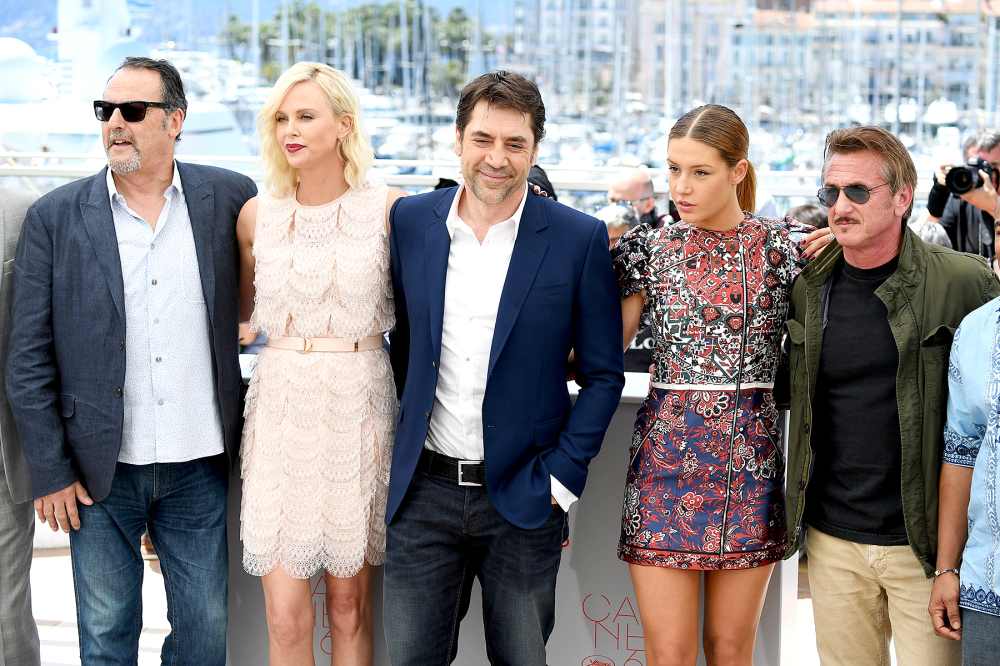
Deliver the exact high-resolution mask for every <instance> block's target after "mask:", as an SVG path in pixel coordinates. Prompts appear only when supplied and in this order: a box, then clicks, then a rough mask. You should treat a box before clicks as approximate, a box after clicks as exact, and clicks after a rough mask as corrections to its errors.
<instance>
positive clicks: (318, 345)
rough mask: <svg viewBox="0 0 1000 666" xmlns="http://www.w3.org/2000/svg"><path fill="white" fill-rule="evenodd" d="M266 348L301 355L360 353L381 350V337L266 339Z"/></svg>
mask: <svg viewBox="0 0 1000 666" xmlns="http://www.w3.org/2000/svg"><path fill="white" fill-rule="evenodd" d="M267 346H268V347H274V348H275V349H285V350H288V351H297V352H299V353H302V354H308V353H309V352H361V351H372V350H374V349H381V348H382V336H381V335H369V336H368V337H366V338H360V339H358V340H348V339H346V338H268V340H267Z"/></svg>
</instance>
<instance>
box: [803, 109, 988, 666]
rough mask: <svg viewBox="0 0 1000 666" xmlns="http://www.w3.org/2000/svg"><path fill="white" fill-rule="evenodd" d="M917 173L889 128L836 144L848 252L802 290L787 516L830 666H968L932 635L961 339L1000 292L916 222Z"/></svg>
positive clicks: (830, 195)
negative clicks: (911, 222) (946, 436)
mask: <svg viewBox="0 0 1000 666" xmlns="http://www.w3.org/2000/svg"><path fill="white" fill-rule="evenodd" d="M916 184H917V173H916V169H915V168H914V166H913V161H912V160H911V159H910V156H909V154H908V153H907V151H906V148H905V147H904V146H903V145H902V143H900V141H899V140H898V139H897V138H896V137H894V136H893V135H892V134H890V133H888V132H886V131H884V130H882V129H880V128H877V127H853V128H849V129H841V130H835V131H834V132H831V133H830V135H829V136H828V137H827V141H826V150H825V163H824V167H823V187H822V188H821V189H820V191H819V198H820V201H821V202H822V203H823V204H824V205H826V206H827V207H828V208H829V222H830V229H831V231H832V233H833V234H834V236H835V237H836V240H837V246H831V248H830V249H829V250H828V251H827V252H824V253H823V254H822V255H821V256H820V257H819V258H818V259H817V260H816V261H815V262H813V263H812V264H811V265H809V266H808V267H807V268H806V269H805V270H804V271H803V272H802V274H801V275H800V276H799V278H798V280H797V281H796V283H795V285H794V286H793V289H792V299H791V305H790V310H789V320H788V322H787V329H788V339H789V342H790V359H789V366H790V373H791V375H790V379H791V422H790V427H789V440H788V481H787V490H786V497H787V515H788V532H789V539H790V546H789V551H788V554H789V555H791V554H792V553H794V552H795V551H796V550H797V549H798V548H800V547H801V546H802V544H803V543H804V544H805V549H806V553H807V554H808V557H809V585H810V590H811V594H812V600H813V613H814V615H815V623H816V643H817V648H818V650H819V653H820V660H821V661H822V662H823V664H824V666H831V665H832V666H837V665H841V664H843V665H844V666H848V665H849V666H855V665H856V664H878V663H886V664H887V663H889V640H890V638H891V637H893V636H894V637H895V641H894V643H895V649H896V656H897V660H898V661H899V663H901V664H928V665H932V664H933V665H934V666H947V665H948V664H958V663H959V659H960V656H959V651H958V645H957V644H956V643H954V642H952V641H948V640H945V639H943V638H941V637H938V636H936V635H935V634H934V632H933V631H932V630H931V628H930V626H929V624H928V623H927V620H926V613H927V610H926V609H927V603H928V599H929V596H930V591H931V580H930V578H931V577H932V576H933V575H934V573H935V572H934V560H935V549H936V542H937V508H938V497H937V492H938V472H939V469H940V461H941V451H942V448H943V427H944V416H945V404H946V400H947V372H948V352H949V349H950V347H951V340H952V335H953V333H954V330H955V327H956V326H958V324H959V322H960V321H961V320H962V318H963V317H964V316H965V315H966V314H967V313H969V312H970V311H972V310H974V309H976V308H977V307H979V306H980V305H982V304H983V303H985V302H986V301H988V300H990V299H991V298H993V297H994V296H995V295H997V294H998V293H1000V284H998V283H997V280H996V278H995V277H994V275H993V273H992V272H991V271H990V270H989V269H988V268H987V267H986V264H985V262H983V261H982V260H981V259H980V258H977V257H974V256H972V255H967V254H961V253H958V252H953V251H951V250H948V249H946V248H942V247H939V246H933V245H928V244H927V243H924V242H923V241H921V240H920V239H919V238H918V237H917V236H916V235H915V234H914V233H913V232H912V231H909V230H907V227H906V221H907V219H908V218H909V216H910V213H911V211H912V209H913V191H914V189H915V187H916Z"/></svg>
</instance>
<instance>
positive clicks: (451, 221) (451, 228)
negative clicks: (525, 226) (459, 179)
mask: <svg viewBox="0 0 1000 666" xmlns="http://www.w3.org/2000/svg"><path fill="white" fill-rule="evenodd" d="M464 191H465V184H464V183H463V184H462V185H459V186H458V189H457V190H455V198H454V199H452V201H451V208H450V209H449V210H448V219H447V220H445V225H446V226H447V227H448V235H449V236H450V237H451V238H454V237H455V229H457V228H458V227H459V225H463V226H465V227H466V228H468V225H467V224H466V223H465V221H464V220H462V218H460V217H459V216H458V202H459V201H461V199H462V193H463V192H464ZM527 200H528V184H527V183H525V184H524V192H523V193H522V194H521V203H520V205H518V207H517V210H515V211H514V214H513V215H511V216H510V217H508V218H507V219H506V220H503V221H502V222H510V221H512V220H513V222H514V238H517V230H518V229H519V228H520V227H521V215H522V214H523V213H524V203H525V202H526V201H527ZM502 222H501V224H502Z"/></svg>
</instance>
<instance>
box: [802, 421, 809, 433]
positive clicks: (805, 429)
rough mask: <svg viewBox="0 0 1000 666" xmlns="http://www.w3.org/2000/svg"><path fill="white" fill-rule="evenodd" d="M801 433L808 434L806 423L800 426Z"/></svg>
mask: <svg viewBox="0 0 1000 666" xmlns="http://www.w3.org/2000/svg"><path fill="white" fill-rule="evenodd" d="M802 432H804V433H807V434H808V432H809V424H808V423H806V424H805V425H803V426H802Z"/></svg>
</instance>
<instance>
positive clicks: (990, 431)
mask: <svg viewBox="0 0 1000 666" xmlns="http://www.w3.org/2000/svg"><path fill="white" fill-rule="evenodd" d="M998 436H1000V298H996V299H993V300H992V301H990V302H989V303H987V304H986V305H983V306H982V307H980V308H979V309H977V310H973V311H972V312H970V313H969V315H968V316H966V318H965V319H963V320H962V325H961V326H960V327H959V329H958V331H957V332H956V333H955V341H954V343H953V344H952V348H951V362H950V363H949V365H948V420H947V422H946V425H945V431H944V444H945V446H944V462H945V464H949V465H958V466H961V467H971V468H973V471H972V490H971V494H970V498H969V536H968V540H967V541H966V543H965V552H964V553H963V555H962V576H961V578H962V586H961V597H960V600H959V605H960V606H961V607H962V608H967V609H969V610H974V611H980V612H983V613H989V614H991V615H1000V584H998V580H997V573H998V565H1000V501H998V498H997V484H998V481H1000V451H998V450H997V438H998Z"/></svg>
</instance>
